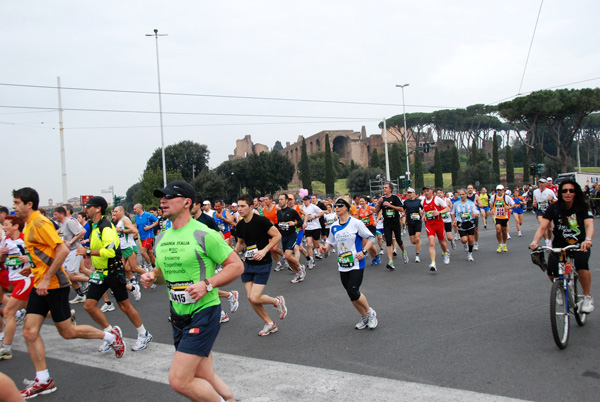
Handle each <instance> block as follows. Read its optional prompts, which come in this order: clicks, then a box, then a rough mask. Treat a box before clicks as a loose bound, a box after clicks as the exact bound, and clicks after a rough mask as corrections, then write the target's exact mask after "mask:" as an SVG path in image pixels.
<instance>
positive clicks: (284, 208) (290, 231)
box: [277, 194, 306, 283]
mask: <svg viewBox="0 0 600 402" xmlns="http://www.w3.org/2000/svg"><path fill="white" fill-rule="evenodd" d="M288 197H289V194H288V195H286V194H280V195H279V208H280V209H279V211H277V221H278V222H279V223H278V224H277V225H278V228H279V231H280V232H281V244H282V248H283V251H284V253H285V254H284V255H285V259H286V261H287V262H288V265H289V267H290V269H291V270H292V272H294V274H296V276H295V277H294V279H292V283H298V282H302V281H303V280H304V278H305V277H306V268H304V265H300V260H299V259H298V257H297V256H296V255H294V249H295V248H296V240H297V234H296V229H297V228H300V227H302V224H303V223H304V222H303V221H302V218H301V217H300V215H299V214H298V212H296V210H295V209H292V208H290V207H289V206H288V205H289V202H288ZM291 199H292V201H293V200H294V197H291Z"/></svg>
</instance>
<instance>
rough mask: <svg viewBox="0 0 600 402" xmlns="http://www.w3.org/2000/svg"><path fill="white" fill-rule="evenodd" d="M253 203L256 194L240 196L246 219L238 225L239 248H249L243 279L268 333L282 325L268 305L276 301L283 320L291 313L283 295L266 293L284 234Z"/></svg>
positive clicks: (266, 333) (276, 306) (265, 333)
mask: <svg viewBox="0 0 600 402" xmlns="http://www.w3.org/2000/svg"><path fill="white" fill-rule="evenodd" d="M251 205H252V197H250V196H249V195H247V194H244V195H242V196H240V197H239V199H238V211H239V212H240V215H241V216H242V217H243V218H244V219H242V220H241V221H240V223H239V224H238V226H237V234H238V243H237V245H236V246H235V252H236V253H241V252H242V251H244V250H245V252H244V257H245V259H244V273H243V274H242V282H244V287H245V288H246V294H247V295H248V300H249V301H250V304H251V305H252V308H253V309H254V311H255V312H256V314H258V316H259V317H260V318H262V320H263V321H264V322H265V325H264V327H263V329H262V330H261V331H260V332H259V333H258V335H260V336H267V335H269V334H273V333H275V332H277V330H278V328H277V324H275V323H274V322H273V321H272V320H271V317H269V314H268V313H267V311H266V310H265V307H264V305H265V304H271V305H273V307H275V308H276V309H277V314H278V315H279V319H280V320H283V319H284V318H285V316H286V315H287V308H286V306H285V299H284V298H283V296H277V297H276V298H274V297H270V296H268V295H266V294H263V292H264V290H265V287H266V286H267V281H268V280H269V275H270V274H271V265H272V263H273V262H272V259H271V253H270V250H271V249H272V248H273V247H275V245H277V244H278V243H279V241H280V240H281V234H280V233H279V231H278V230H277V228H276V227H275V226H273V224H272V223H271V221H270V220H269V219H267V218H265V217H264V216H260V215H257V214H255V213H254V211H252V207H251Z"/></svg>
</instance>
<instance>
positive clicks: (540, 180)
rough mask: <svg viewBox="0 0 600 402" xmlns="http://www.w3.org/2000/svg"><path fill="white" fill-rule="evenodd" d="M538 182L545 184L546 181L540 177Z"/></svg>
mask: <svg viewBox="0 0 600 402" xmlns="http://www.w3.org/2000/svg"><path fill="white" fill-rule="evenodd" d="M538 181H539V182H540V183H546V182H547V180H546V179H544V178H543V177H542V178H540V179H539V180H538Z"/></svg>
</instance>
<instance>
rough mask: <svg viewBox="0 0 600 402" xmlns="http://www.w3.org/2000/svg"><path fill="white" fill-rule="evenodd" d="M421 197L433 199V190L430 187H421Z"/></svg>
mask: <svg viewBox="0 0 600 402" xmlns="http://www.w3.org/2000/svg"><path fill="white" fill-rule="evenodd" d="M423 195H424V196H425V198H427V199H428V200H430V199H432V198H433V189H432V188H431V187H429V186H425V187H423Z"/></svg>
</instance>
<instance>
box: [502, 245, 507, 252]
mask: <svg viewBox="0 0 600 402" xmlns="http://www.w3.org/2000/svg"><path fill="white" fill-rule="evenodd" d="M502 251H504V252H505V253H506V252H507V251H508V249H507V248H506V244H505V245H504V246H502Z"/></svg>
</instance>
